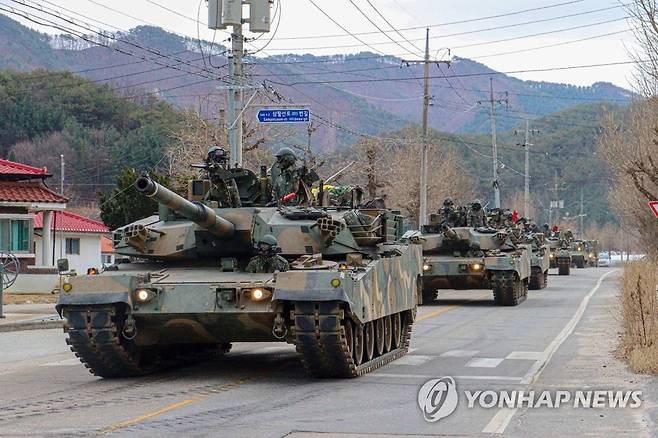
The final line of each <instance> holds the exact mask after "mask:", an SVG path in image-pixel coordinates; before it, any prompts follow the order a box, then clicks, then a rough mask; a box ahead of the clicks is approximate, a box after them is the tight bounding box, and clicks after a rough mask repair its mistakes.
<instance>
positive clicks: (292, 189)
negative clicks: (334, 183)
mask: <svg viewBox="0 0 658 438" xmlns="http://www.w3.org/2000/svg"><path fill="white" fill-rule="evenodd" d="M275 156H276V163H274V164H273V165H272V167H271V168H270V179H271V181H272V190H273V191H274V196H275V198H276V200H277V204H283V205H302V204H308V203H310V201H311V199H312V197H311V193H310V189H309V187H310V186H311V185H312V184H313V183H314V182H315V181H318V180H319V179H320V178H319V177H318V175H317V173H315V170H313V169H308V168H307V167H306V166H297V156H296V155H295V152H293V150H292V149H290V148H281V149H279V151H278V152H277V153H276V155H275Z"/></svg>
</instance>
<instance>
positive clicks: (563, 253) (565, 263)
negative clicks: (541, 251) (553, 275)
mask: <svg viewBox="0 0 658 438" xmlns="http://www.w3.org/2000/svg"><path fill="white" fill-rule="evenodd" d="M546 242H547V243H548V247H549V251H550V255H549V259H550V267H551V268H557V269H558V274H559V275H569V273H570V271H571V249H570V246H569V242H568V241H566V240H565V239H560V238H559V237H551V238H549V239H546Z"/></svg>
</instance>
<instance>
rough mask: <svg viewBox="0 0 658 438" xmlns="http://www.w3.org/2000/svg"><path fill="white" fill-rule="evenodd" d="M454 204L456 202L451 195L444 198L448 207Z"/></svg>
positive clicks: (444, 202)
mask: <svg viewBox="0 0 658 438" xmlns="http://www.w3.org/2000/svg"><path fill="white" fill-rule="evenodd" d="M453 204H454V202H453V201H452V198H451V197H450V196H448V197H447V198H445V199H444V200H443V205H444V206H445V207H448V206H450V205H453Z"/></svg>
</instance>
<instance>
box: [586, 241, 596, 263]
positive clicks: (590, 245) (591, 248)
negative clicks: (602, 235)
mask: <svg viewBox="0 0 658 438" xmlns="http://www.w3.org/2000/svg"><path fill="white" fill-rule="evenodd" d="M585 245H586V248H587V252H588V253H589V254H588V257H587V263H588V264H589V265H590V266H591V267H593V268H598V267H599V241H598V240H586V241H585Z"/></svg>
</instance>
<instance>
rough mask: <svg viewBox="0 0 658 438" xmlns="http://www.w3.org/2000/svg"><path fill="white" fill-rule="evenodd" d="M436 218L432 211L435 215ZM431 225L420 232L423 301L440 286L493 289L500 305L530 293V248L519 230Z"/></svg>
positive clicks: (444, 287) (435, 293) (518, 301)
mask: <svg viewBox="0 0 658 438" xmlns="http://www.w3.org/2000/svg"><path fill="white" fill-rule="evenodd" d="M432 216H433V215H432ZM432 216H431V217H430V224H429V225H425V226H423V227H422V228H421V231H420V232H416V233H418V236H419V237H420V238H421V241H422V244H423V279H422V303H421V304H427V303H429V302H432V301H434V300H435V299H436V295H437V289H492V290H493V297H494V301H495V303H496V304H498V305H505V306H516V305H517V304H519V303H521V302H523V301H524V300H525V299H526V297H527V292H528V285H529V281H530V274H531V268H530V260H531V247H530V245H528V244H525V243H523V242H522V236H520V235H516V234H515V231H514V230H498V229H493V228H487V227H480V228H473V227H455V228H450V227H448V226H447V225H445V224H443V225H440V224H439V223H437V222H435V221H434V220H433V217H432Z"/></svg>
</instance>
